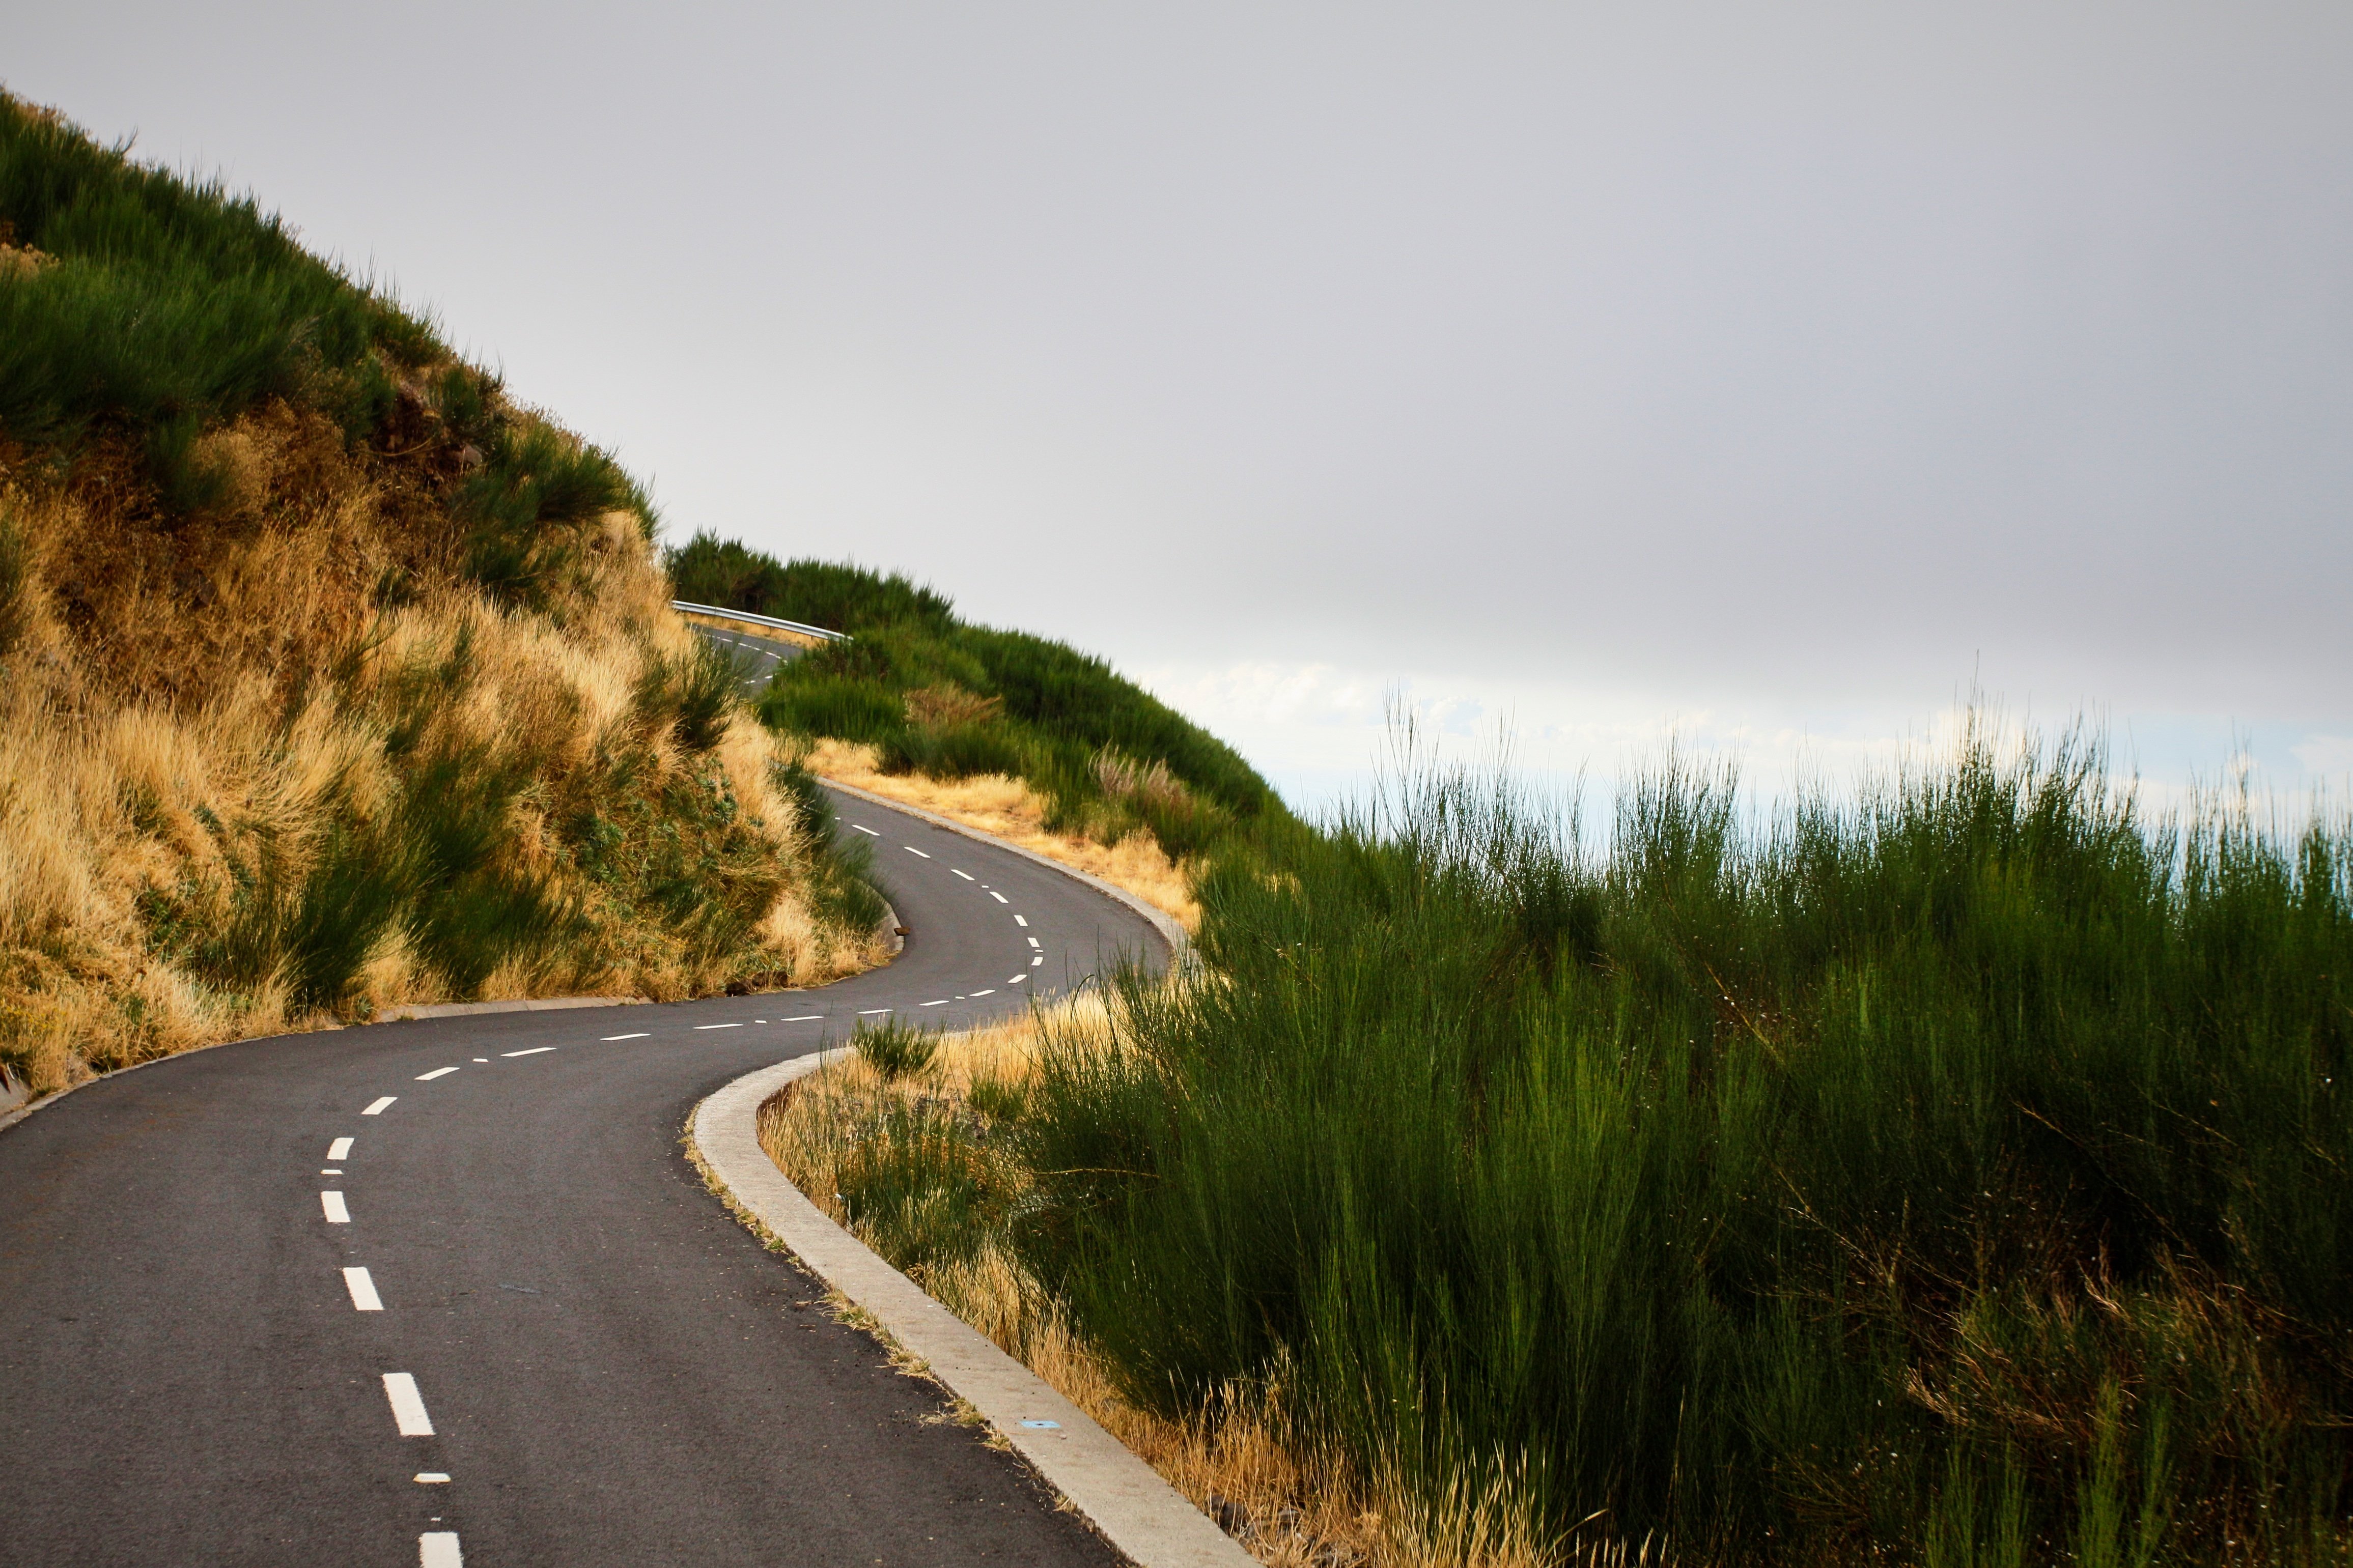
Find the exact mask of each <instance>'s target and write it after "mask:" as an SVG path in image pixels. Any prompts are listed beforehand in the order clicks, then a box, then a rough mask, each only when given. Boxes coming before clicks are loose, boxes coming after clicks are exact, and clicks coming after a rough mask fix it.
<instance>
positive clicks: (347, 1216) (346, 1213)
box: [319, 1193, 352, 1225]
mask: <svg viewBox="0 0 2353 1568" xmlns="http://www.w3.org/2000/svg"><path fill="white" fill-rule="evenodd" d="M319 1206H320V1207H321V1208H322V1209H324V1210H326V1211H327V1223H328V1224H329V1225H349V1224H351V1223H352V1211H351V1210H350V1209H348V1208H345V1207H344V1206H343V1194H341V1193H321V1194H319Z"/></svg>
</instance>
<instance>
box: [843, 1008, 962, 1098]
mask: <svg viewBox="0 0 2353 1568" xmlns="http://www.w3.org/2000/svg"><path fill="white" fill-rule="evenodd" d="M849 1043H850V1045H851V1047H853V1048H855V1049H856V1051H857V1052H858V1055H859V1058H860V1060H862V1061H863V1062H865V1064H866V1065H867V1066H868V1067H871V1068H873V1069H874V1071H875V1074H876V1075H877V1076H878V1077H880V1078H881V1079H882V1081H883V1082H884V1083H896V1082H897V1081H898V1080H899V1079H902V1078H907V1077H909V1076H911V1075H913V1074H915V1073H919V1072H922V1071H923V1069H924V1068H927V1067H930V1066H931V1065H932V1058H934V1056H936V1055H938V1054H939V1048H940V1037H939V1036H938V1035H936V1034H934V1033H933V1032H932V1031H931V1030H929V1029H923V1028H918V1027H917V1026H914V1025H913V1024H902V1023H901V1022H899V1020H898V1019H896V1018H885V1019H883V1020H882V1021H881V1023H866V1022H863V1021H861V1022H860V1024H859V1026H858V1028H857V1030H856V1031H855V1032H854V1033H853V1034H852V1035H851V1036H850V1039H849Z"/></svg>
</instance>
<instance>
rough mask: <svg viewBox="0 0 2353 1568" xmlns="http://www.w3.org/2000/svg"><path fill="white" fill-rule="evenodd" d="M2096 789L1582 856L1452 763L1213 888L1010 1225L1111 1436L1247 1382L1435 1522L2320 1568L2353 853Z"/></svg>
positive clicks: (2332, 1393)
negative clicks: (1107, 1369)
mask: <svg viewBox="0 0 2353 1568" xmlns="http://www.w3.org/2000/svg"><path fill="white" fill-rule="evenodd" d="M2104 777H2105V774H2104V773H2103V770H2102V768H2101V765H2100V759H2099V757H2098V755H2097V753H2096V752H2095V751H2094V750H2092V749H2088V748H2085V747H2083V746H2080V745H2074V744H2072V743H2067V744H2062V745H2061V746H2060V747H2058V748H2057V749H2055V750H2054V751H2052V752H2049V753H2046V754H2044V755H2042V756H2040V757H2029V758H2026V759H2024V760H2021V761H2019V762H2016V763H1997V762H1996V760H1995V759H1994V757H1993V755H1992V753H1991V752H1990V751H1989V748H1988V747H1987V746H1986V745H1985V744H1984V743H1983V742H1972V743H1971V744H1970V745H1969V746H1968V747H1967V748H1966V749H1965V750H1964V752H1962V754H1961V755H1960V756H1959V757H1958V758H1957V760H1956V761H1955V762H1954V763H1952V764H1950V765H1949V766H1947V767H1945V768H1942V769H1939V770H1926V771H1920V772H1915V773H1909V774H1906V775H1905V776H1903V777H1902V778H1900V779H1897V780H1894V781H1892V782H1890V783H1888V784H1886V785H1884V786H1883V787H1882V788H1880V789H1878V790H1877V791H1876V792H1875V793H1870V794H1867V795H1865V796H1864V797H1863V798H1862V800H1861V801H1860V802H1859V803H1856V804H1853V805H1844V806H1841V805H1836V804H1833V803H1831V802H1828V801H1825V800H1820V799H1810V800H1807V801H1804V802H1801V803H1800V804H1799V805H1798V806H1797V807H1796V808H1795V809H1793V810H1792V811H1790V812H1788V814H1786V815H1784V816H1781V817H1779V818H1778V819H1774V820H1771V821H1768V822H1766V823H1763V824H1760V825H1748V824H1746V823H1744V821H1743V819H1742V817H1741V816H1739V815H1738V813H1737V812H1736V807H1735V795H1734V791H1733V787H1732V781H1731V779H1730V778H1729V777H1728V776H1727V775H1724V774H1718V773H1708V772H1705V771H1702V770H1694V769H1692V768H1690V767H1688V766H1685V765H1683V764H1681V763H1670V764H1669V765H1668V766H1667V767H1666V768H1665V769H1664V770H1663V771H1662V773H1659V774H1657V775H1655V776H1653V777H1651V779H1649V780H1647V781H1645V782H1644V783H1642V784H1639V785H1638V786H1636V787H1634V788H1632V789H1630V790H1629V792H1628V793H1627V795H1625V796H1624V797H1623V798H1622V799H1621V802H1620V810H1619V816H1618V823H1617V828H1616V832H1615V836H1614V839H1613V842H1612V844H1611V846H1610V847H1609V854H1608V856H1607V857H1606V858H1603V857H1597V856H1594V855H1592V854H1590V853H1588V851H1586V850H1585V849H1584V848H1582V847H1580V846H1579V845H1578V844H1577V840H1576V838H1575V837H1574V836H1573V834H1572V833H1571V832H1570V831H1569V830H1568V829H1567V827H1565V826H1562V825H1561V824H1560V823H1559V822H1556V821H1555V820H1552V819H1550V818H1547V817H1546V816H1544V815H1543V814H1542V813H1539V812H1535V811H1533V810H1531V809H1530V808H1529V807H1527V806H1526V805H1525V804H1524V803H1522V802H1520V801H1519V800H1517V799H1515V798H1514V796H1513V795H1511V794H1510V793H1509V792H1508V791H1506V790H1501V789H1491V788H1482V787H1481V786H1478V785H1477V784H1474V782H1473V781H1471V780H1469V779H1466V778H1464V777H1461V776H1460V775H1455V776H1433V777H1425V778H1421V779H1419V780H1415V781H1409V787H1406V788H1404V789H1403V790H1402V791H1401V792H1400V793H1398V795H1395V796H1393V797H1392V799H1391V803H1390V805H1389V807H1388V809H1387V810H1386V811H1385V812H1384V813H1383V814H1382V815H1379V816H1363V817H1360V818H1359V819H1357V820H1356V821H1353V822H1351V823H1348V824H1346V825H1344V826H1342V827H1340V828H1339V829H1337V830H1336V831H1334V832H1331V833H1329V834H1324V835H1306V834H1301V835H1296V836H1293V837H1290V838H1288V839H1284V840H1281V841H1273V840H1269V841H1267V842H1269V843H1271V845H1272V847H1271V849H1270V850H1269V852H1268V858H1250V857H1244V856H1240V855H1230V856H1226V857H1223V858H1220V859H1219V860H1218V861H1217V863H1216V864H1215V865H1214V866H1213V868H1212V869H1211V871H1210V874H1209V875H1208V878H1207V879H1206V881H1205V882H1204V883H1203V885H1202V888H1201V891H1200V897H1201V900H1202V903H1203V906H1204V909H1205V911H1206V920H1205V923H1204V927H1203V931H1202V933H1201V937H1200V950H1201V952H1202V953H1203V955H1204V956H1205V958H1206V960H1207V961H1208V973H1205V974H1203V975H1200V976H1196V977H1193V978H1190V979H1180V980H1179V981H1178V983H1177V984H1176V987H1175V988H1174V989H1173V991H1169V992H1166V993H1164V992H1161V991H1158V990H1155V989H1154V988H1152V987H1150V986H1147V985H1145V984H1141V983H1140V982H1137V981H1133V980H1131V981H1130V982H1129V983H1128V984H1126V986H1125V992H1124V1004H1123V1007H1122V1008H1121V1009H1119V1010H1117V1011H1116V1013H1115V1016H1119V1017H1122V1018H1124V1020H1125V1022H1124V1025H1123V1026H1122V1027H1121V1028H1120V1029H1119V1030H1118V1031H1117V1032H1115V1034H1114V1037H1113V1041H1112V1043H1111V1044H1110V1045H1108V1046H1091V1045H1089V1044H1088V1043H1087V1042H1086V1041H1085V1040H1084V1039H1077V1040H1072V1041H1068V1042H1058V1043H1057V1044H1056V1045H1055V1047H1053V1048H1051V1049H1050V1050H1049V1051H1048V1052H1047V1053H1046V1055H1045V1058H1044V1059H1043V1062H1042V1065H1041V1068H1040V1070H1039V1076H1038V1079H1037V1080H1036V1082H1035V1084H1034V1087H1033V1088H1032V1089H1031V1091H1030V1095H1029V1103H1028V1105H1027V1106H1026V1108H1025V1109H1024V1111H1023V1114H1022V1118H1021V1121H1020V1122H1019V1124H1018V1139H1017V1146H1018V1149H1019V1151H1020V1153H1021V1157H1022V1159H1023V1161H1024V1163H1026V1164H1027V1165H1028V1166H1029V1169H1030V1171H1031V1173H1033V1176H1034V1179H1035V1184H1036V1193H1037V1201H1036V1202H1035V1203H1034V1204H1032V1205H1029V1206H1027V1207H1025V1208H1024V1209H1023V1210H1022V1211H1020V1213H1018V1214H1017V1215H1014V1216H1012V1218H1011V1219H1010V1220H1009V1221H1008V1223H1009V1224H1010V1225H1012V1226H1014V1228H1015V1231H1016V1233H1017V1235H1018V1237H1019V1239H1020V1245H1021V1247H1022V1249H1023V1251H1024V1253H1025V1255H1026V1256H1027V1257H1028V1258H1029V1261H1030V1262H1031V1264H1032V1265H1033V1267H1034V1268H1036V1269H1037V1270H1038V1271H1039V1276H1040V1278H1041V1279H1045V1280H1047V1281H1049V1282H1050V1284H1051V1285H1052V1286H1053V1287H1054V1288H1056V1289H1058V1290H1060V1292H1062V1293H1063V1294H1064V1296H1065V1297H1066V1299H1067V1300H1068V1301H1069V1303H1070V1304H1071V1309H1072V1310H1073V1311H1074V1313H1075V1315H1076V1320H1077V1321H1078V1322H1079V1324H1080V1326H1081V1327H1082V1329H1083V1330H1084V1331H1085V1332H1086V1333H1087V1335H1088V1336H1089V1338H1090V1340H1091V1341H1092V1342H1093V1344H1094V1345H1095V1346H1096V1347H1097V1348H1098V1349H1099V1350H1100V1351H1101V1352H1103V1354H1104V1355H1105V1357H1106V1360H1107V1363H1108V1364H1109V1365H1110V1366H1111V1367H1112V1368H1113V1370H1114V1372H1115V1373H1117V1374H1118V1375H1119V1377H1120V1378H1121V1380H1122V1382H1123V1384H1124V1387H1125V1388H1126V1389H1127V1391H1128V1392H1129V1394H1131V1395H1132V1396H1133V1397H1134V1398H1137V1399H1139V1400H1142V1401H1145V1402H1146V1403H1149V1404H1152V1405H1156V1406H1158V1407H1160V1408H1162V1409H1165V1410H1167V1411H1170V1412H1172V1413H1178V1414H1181V1413H1184V1412H1186V1411H1188V1410H1190V1409H1193V1408H1196V1407H1198V1404H1199V1403H1200V1401H1202V1400H1203V1399H1205V1398H1207V1397H1208V1396H1210V1395H1211V1394H1214V1393H1215V1392H1216V1391H1218V1390H1219V1389H1222V1388H1225V1387H1228V1386H1229V1385H1233V1384H1240V1385H1242V1386H1250V1385H1253V1384H1260V1383H1262V1382H1263V1381H1264V1380H1266V1379H1269V1378H1272V1377H1276V1376H1281V1377H1282V1379H1284V1380H1285V1383H1286V1387H1287V1389H1288V1392H1289V1396H1290V1397H1291V1398H1292V1399H1293V1402H1294V1403H1295V1404H1296V1405H1297V1406H1298V1407H1299V1409H1300V1412H1301V1414H1302V1417H1303V1419H1305V1420H1307V1421H1308V1422H1309V1423H1310V1424H1311V1426H1313V1427H1314V1428H1315V1429H1317V1430H1319V1431H1321V1432H1322V1433H1324V1434H1325V1435H1327V1436H1330V1437H1332V1438H1333V1439H1334V1440H1336V1441H1338V1442H1339V1443H1341V1444H1342V1445H1344V1446H1345V1447H1346V1448H1348V1449H1349V1450H1351V1451H1353V1452H1354V1453H1355V1454H1356V1455H1357V1456H1358V1458H1359V1459H1360V1460H1361V1462H1362V1463H1363V1464H1364V1465H1365V1466H1366V1468H1367V1469H1368V1470H1372V1471H1378V1470H1380V1469H1381V1468H1384V1467H1395V1468H1396V1469H1397V1470H1398V1472H1399V1473H1401V1474H1403V1475H1405V1476H1407V1477H1408V1478H1415V1479H1418V1480H1419V1484H1420V1485H1422V1486H1424V1487H1425V1488H1427V1489H1429V1490H1430V1493H1431V1495H1433V1496H1434V1495H1436V1494H1438V1493H1440V1492H1441V1491H1443V1490H1444V1489H1447V1488H1448V1487H1449V1486H1450V1485H1453V1484H1456V1483H1458V1482H1460V1481H1461V1480H1462V1479H1464V1478H1466V1477H1467V1478H1472V1479H1482V1478H1483V1479H1509V1480H1510V1482H1511V1484H1512V1485H1513V1486H1514V1487H1515V1488H1516V1489H1519V1490H1520V1492H1521V1493H1522V1495H1523V1496H1525V1497H1526V1498H1527V1499H1528V1500H1531V1501H1532V1502H1533V1504H1534V1505H1535V1508H1536V1509H1537V1510H1538V1513H1539V1516H1540V1517H1541V1518H1542V1519H1544V1520H1546V1521H1549V1523H1550V1525H1551V1527H1552V1528H1553V1529H1555V1530H1556V1531H1567V1529H1568V1528H1569V1527H1571V1526H1573V1525H1575V1524H1576V1523H1577V1521H1580V1520H1585V1519H1588V1517H1589V1516H1594V1515H1596V1513H1597V1510H1607V1511H1606V1513H1604V1514H1602V1515H1601V1516H1600V1517H1604V1518H1607V1519H1608V1520H1609V1521H1610V1522H1609V1531H1611V1532H1612V1533H1613V1534H1616V1535H1619V1536H1620V1537H1622V1538H1628V1539H1630V1538H1633V1537H1637V1536H1641V1535H1642V1534H1643V1533H1644V1532H1645V1531H1665V1532H1666V1533H1667V1534H1668V1536H1669V1537H1670V1538H1671V1539H1673V1540H1676V1541H1679V1542H1683V1543H1685V1544H1686V1545H1688V1546H1692V1547H1694V1548H1695V1549H1701V1548H1704V1549H1708V1550H1715V1548H1716V1546H1717V1545H1719V1544H1721V1543H1725V1542H1736V1543H1739V1552H1738V1554H1740V1555H1757V1556H1762V1557H1768V1558H1776V1559H1787V1560H1788V1561H1791V1562H1815V1561H1828V1560H1839V1561H1845V1560H1855V1561H1862V1560H1863V1559H1866V1558H1868V1559H1871V1560H1873V1561H1909V1560H1912V1559H1914V1558H1916V1557H1921V1556H1931V1557H1935V1558H1936V1559H1937V1560H1944V1561H1954V1560H1959V1558H1961V1557H1967V1558H1968V1559H1969V1560H1972V1561H1975V1560H1978V1558H1980V1557H1983V1558H1989V1559H1997V1560H2001V1561H2009V1562H2017V1561H2021V1560H2022V1559H2023V1558H2025V1557H2031V1558H2033V1559H2035V1560H2037V1561H2050V1560H2054V1559H2057V1558H2059V1557H2061V1556H2063V1555H2064V1554H2071V1553H2072V1554H2073V1555H2075V1556H2077V1557H2078V1558H2080V1559H2081V1560H2084V1561H2092V1560H2094V1559H2097V1560H2102V1561H2119V1562H2120V1561H2122V1560H2124V1558H2126V1557H2127V1556H2129V1557H2131V1558H2133V1559H2134V1560H2135V1561H2141V1562H2147V1561H2150V1560H2151V1559H2152V1557H2165V1558H2168V1559H2170V1558H2179V1559H2182V1560H2209V1559H2213V1560H2220V1559H2224V1558H2230V1557H2232V1556H2234V1555H2235V1554H2244V1555H2245V1556H2247V1557H2248V1559H2249V1560H2251V1561H2252V1560H2263V1561H2279V1560H2301V1557H2302V1555H2304V1554H2311V1555H2312V1556H2313V1559H2314V1560H2315V1561H2318V1560H2321V1559H2323V1558H2326V1559H2327V1560H2332V1561H2333V1560H2336V1559H2337V1557H2339V1556H2341V1555H2342V1552H2343V1551H2344V1549H2345V1545H2346V1533H2347V1528H2348V1526H2347V1521H2346V1505H2347V1503H2348V1500H2353V1492H2348V1489H2347V1485H2346V1483H2347V1479H2348V1474H2353V1435H2349V1434H2353V1429H2348V1427H2347V1426H2344V1425H2343V1424H2342V1422H2341V1420H2340V1419H2339V1417H2338V1415H2337V1413H2338V1412H2342V1411H2344V1410H2346V1409H2348V1408H2353V1354H2348V1350H2347V1347H2348V1344H2353V1296H2348V1293H2347V1292H2346V1290H2345V1289H2344V1288H2343V1287H2344V1281H2345V1279H2347V1278H2348V1268H2353V1254H2348V1243H2353V1182H2348V1181H2347V1180H2346V1179H2345V1173H2346V1172H2347V1171H2348V1168H2353V1106H2348V1098H2347V1097H2346V1096H2344V1095H2343V1094H2341V1093H2340V1092H2339V1091H2338V1090H2337V1089H2335V1087H2334V1085H2335V1084H2336V1082H2337V1079H2338V1078H2340V1077H2342V1076H2343V1075H2344V1073H2345V1071H2346V1069H2347V1068H2348V1065H2353V1063H2348V1055H2353V826H2348V825H2347V824H2345V823H2342V822H2338V823H2337V824H2335V825H2333V826H2328V825H2322V826H2315V827H2313V828H2312V829H2311V830H2310V831H2308V832H2307V833H2306V834H2304V835H2303V836H2302V837H2297V838H2293V839H2287V838H2281V837H2274V836H2273V835H2272V834H2270V833H2268V832H2267V831H2265V830H2263V829H2262V828H2261V827H2260V826H2258V824H2257V823H2256V822H2255V820H2254V819H2253V816H2252V815H2251V813H2250V812H2249V811H2248V810H2247V809H2246V808H2245V807H2244V806H2243V805H2241V806H2232V805H2227V804H2218V805H2210V806H2209V807H2207V808H2203V809H2202V810H2201V811H2200V812H2199V813H2197V814H2194V815H2192V816H2189V817H2187V818H2184V819H2182V820H2179V821H2169V822H2155V823H2152V822H2148V821H2147V820H2145V819H2144V818H2143V817H2142V816H2140V814H2139V813H2138V811H2137V808H2136V807H2135V806H2134V805H2133V803H2132V801H2131V799H2130V797H2129V796H2126V795H2117V794H2115V793H2112V792H2111V791H2110V790H2109V789H2108V788H2107V786H2106V785H2105V784H2104V782H2103V780H2104Z"/></svg>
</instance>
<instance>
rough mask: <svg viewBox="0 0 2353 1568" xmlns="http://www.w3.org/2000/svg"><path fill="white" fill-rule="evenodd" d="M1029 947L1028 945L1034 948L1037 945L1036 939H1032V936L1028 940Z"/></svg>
mask: <svg viewBox="0 0 2353 1568" xmlns="http://www.w3.org/2000/svg"><path fill="white" fill-rule="evenodd" d="M1029 945H1030V946H1031V947H1036V946H1037V945H1038V939H1037V938H1036V937H1034V936H1033V937H1031V938H1030V939H1029Z"/></svg>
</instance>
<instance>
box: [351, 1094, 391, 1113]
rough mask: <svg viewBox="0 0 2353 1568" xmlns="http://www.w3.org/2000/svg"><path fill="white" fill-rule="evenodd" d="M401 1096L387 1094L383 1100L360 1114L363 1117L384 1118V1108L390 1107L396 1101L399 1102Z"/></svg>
mask: <svg viewBox="0 0 2353 1568" xmlns="http://www.w3.org/2000/svg"><path fill="white" fill-rule="evenodd" d="M399 1098H400V1096H398V1095H396V1094H387V1095H385V1097H384V1098H383V1099H382V1100H377V1101H376V1102H375V1104H374V1105H371V1106H369V1107H368V1108H367V1109H366V1110H363V1111H361V1112H360V1114H361V1115H362V1116H382V1115H383V1114H384V1108H385V1106H387V1105H390V1104H391V1103H392V1102H393V1101H394V1100H398V1099H399Z"/></svg>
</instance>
